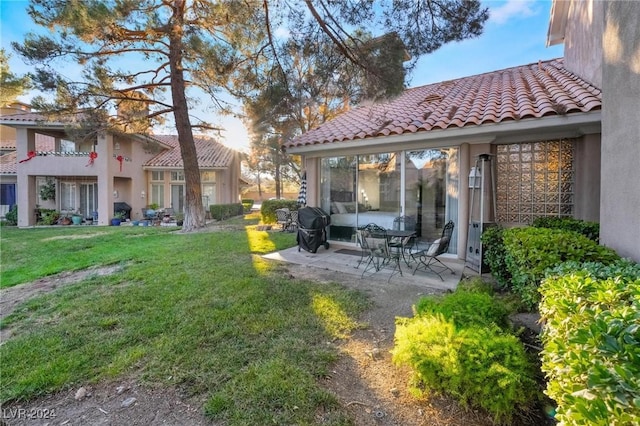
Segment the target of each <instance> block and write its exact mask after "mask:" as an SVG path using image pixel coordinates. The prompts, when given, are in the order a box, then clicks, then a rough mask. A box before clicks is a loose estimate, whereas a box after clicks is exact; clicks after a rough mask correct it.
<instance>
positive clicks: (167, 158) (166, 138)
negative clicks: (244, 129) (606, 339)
mask: <svg viewBox="0 0 640 426" xmlns="http://www.w3.org/2000/svg"><path fill="white" fill-rule="evenodd" d="M151 137H152V138H153V139H156V140H158V141H159V142H162V143H164V144H165V145H168V146H171V147H172V148H171V149H168V150H166V151H163V152H161V153H160V154H158V155H156V156H155V157H153V158H152V159H151V160H149V161H147V162H146V163H145V164H144V166H145V167H171V168H182V167H183V163H182V155H181V153H180V145H179V142H178V136H177V135H152V136H151ZM194 142H195V145H196V152H197V155H198V165H199V166H200V167H201V168H223V167H228V166H229V165H230V164H231V161H232V160H233V154H234V151H233V149H231V148H228V147H226V146H224V145H222V144H221V143H219V142H216V141H215V140H213V139H210V138H205V137H197V136H194Z"/></svg>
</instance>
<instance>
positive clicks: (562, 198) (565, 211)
mask: <svg viewBox="0 0 640 426" xmlns="http://www.w3.org/2000/svg"><path fill="white" fill-rule="evenodd" d="M497 148H498V150H497V151H498V153H497V169H498V170H497V173H496V175H497V188H496V198H497V203H496V204H497V205H496V207H497V216H498V222H513V223H531V222H532V221H533V220H534V219H535V218H537V217H543V216H572V215H573V206H574V205H573V203H574V197H573V188H574V177H575V171H574V152H575V145H574V141H573V140H567V139H564V140H559V141H545V142H533V143H521V144H511V145H498V147H497Z"/></svg>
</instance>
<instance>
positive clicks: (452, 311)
mask: <svg viewBox="0 0 640 426" xmlns="http://www.w3.org/2000/svg"><path fill="white" fill-rule="evenodd" d="M415 310H416V314H417V315H435V314H438V313H439V314H442V315H443V316H444V318H445V319H447V320H449V321H452V322H453V323H454V324H455V325H456V327H470V326H473V325H477V326H482V327H491V326H493V325H498V326H500V327H505V326H506V325H507V316H508V314H509V312H507V309H506V308H505V306H504V305H503V304H502V303H499V302H498V301H497V300H496V299H494V298H493V297H492V296H491V295H490V294H487V293H482V292H471V291H456V292H454V293H452V294H449V295H447V296H445V297H424V298H422V299H421V300H419V301H418V303H417V304H416V308H415Z"/></svg>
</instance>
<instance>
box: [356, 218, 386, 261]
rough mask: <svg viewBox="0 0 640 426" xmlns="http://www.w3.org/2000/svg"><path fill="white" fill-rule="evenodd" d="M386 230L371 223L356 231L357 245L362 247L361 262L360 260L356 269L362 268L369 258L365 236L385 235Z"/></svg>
mask: <svg viewBox="0 0 640 426" xmlns="http://www.w3.org/2000/svg"><path fill="white" fill-rule="evenodd" d="M385 231H386V230H385V229H384V228H383V227H381V226H378V225H376V224H375V223H369V224H367V225H365V226H361V227H360V228H358V229H356V244H357V245H358V247H360V260H358V264H357V265H356V269H357V268H359V267H360V264H361V263H362V262H364V260H365V258H366V259H368V258H369V249H368V248H365V245H364V240H363V236H364V235H371V234H380V235H382V234H384V232H385Z"/></svg>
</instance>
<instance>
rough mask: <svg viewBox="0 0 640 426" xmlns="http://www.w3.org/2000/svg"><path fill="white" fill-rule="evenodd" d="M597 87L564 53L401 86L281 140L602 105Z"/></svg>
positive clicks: (372, 133) (363, 135)
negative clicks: (385, 97)
mask: <svg viewBox="0 0 640 426" xmlns="http://www.w3.org/2000/svg"><path fill="white" fill-rule="evenodd" d="M601 107H602V96H601V91H600V89H598V88H596V87H594V86H592V85H591V84H589V83H587V82H585V81H584V80H582V79H580V78H579V77H577V76H576V75H574V74H573V73H571V72H570V71H568V70H566V69H565V68H564V61H563V59H562V58H560V59H553V60H548V61H540V62H537V63H533V64H529V65H522V66H518V67H513V68H507V69H503V70H498V71H493V72H488V73H485V74H479V75H474V76H470V77H463V78H459V79H456V80H450V81H443V82H440V83H434V84H429V85H426V86H420V87H415V88H411V89H407V90H405V91H404V92H403V93H402V94H401V95H400V96H398V97H397V98H395V99H392V100H389V101H385V102H379V103H376V104H373V105H370V106H360V107H357V108H354V109H352V110H350V111H347V112H345V113H343V114H341V115H340V116H338V117H336V118H335V119H333V120H331V121H328V122H326V123H324V124H322V125H320V126H319V127H317V128H315V129H312V130H310V131H308V132H307V133H304V134H302V135H300V136H297V137H295V138H293V139H292V140H290V141H287V142H285V143H284V147H285V148H291V147H303V146H308V145H319V144H329V143H334V142H342V141H352V140H365V139H368V138H375V137H384V136H391V135H401V134H413V133H418V132H423V131H430V130H437V129H442V130H444V129H452V128H463V127H467V126H480V125H482V124H487V123H501V122H506V121H517V120H523V119H527V118H541V117H547V116H558V115H566V114H571V113H577V112H581V113H584V112H589V111H594V110H600V109H601Z"/></svg>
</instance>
